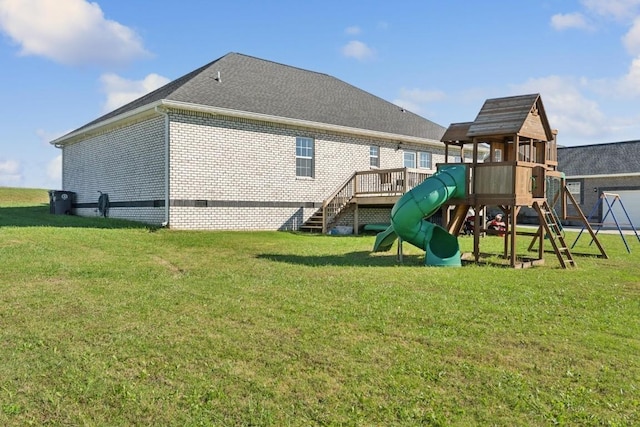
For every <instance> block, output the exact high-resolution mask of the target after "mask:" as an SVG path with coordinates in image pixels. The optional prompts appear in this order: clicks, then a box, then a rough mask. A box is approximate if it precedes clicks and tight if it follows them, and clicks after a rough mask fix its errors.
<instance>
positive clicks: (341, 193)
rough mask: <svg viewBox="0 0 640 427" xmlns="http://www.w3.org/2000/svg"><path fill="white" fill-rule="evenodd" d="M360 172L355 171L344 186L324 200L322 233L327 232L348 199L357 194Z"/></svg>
mask: <svg viewBox="0 0 640 427" xmlns="http://www.w3.org/2000/svg"><path fill="white" fill-rule="evenodd" d="M357 175H358V172H354V173H353V174H352V175H351V176H350V177H349V179H347V180H346V181H345V183H344V184H342V186H340V187H338V189H337V190H336V191H334V192H333V193H332V194H331V195H330V196H329V197H328V198H327V199H325V200H324V202H322V233H323V234H326V232H327V226H328V224H329V222H330V217H329V215H331V219H333V218H335V217H336V215H338V214H339V213H340V211H342V209H344V207H345V206H346V205H347V203H348V201H349V200H351V198H352V197H353V195H354V194H355V180H356V176H357Z"/></svg>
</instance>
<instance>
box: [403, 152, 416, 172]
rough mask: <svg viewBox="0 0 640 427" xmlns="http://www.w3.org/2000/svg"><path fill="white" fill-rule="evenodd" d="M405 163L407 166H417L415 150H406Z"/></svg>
mask: <svg viewBox="0 0 640 427" xmlns="http://www.w3.org/2000/svg"><path fill="white" fill-rule="evenodd" d="M403 164H404V167H405V168H415V167H416V153H415V151H405V152H404V160H403Z"/></svg>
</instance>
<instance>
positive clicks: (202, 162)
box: [170, 112, 444, 230]
mask: <svg viewBox="0 0 640 427" xmlns="http://www.w3.org/2000/svg"><path fill="white" fill-rule="evenodd" d="M170 117H171V124H170V140H171V143H170V147H171V149H170V150H171V152H170V175H171V189H170V198H171V199H172V200H192V201H193V200H201V201H240V202H285V203H293V202H298V203H316V204H317V206H318V208H319V207H320V205H321V203H322V201H323V200H324V199H325V198H326V197H328V196H329V195H330V194H331V193H332V192H333V191H335V190H336V189H337V188H338V187H339V186H340V185H342V184H343V183H344V182H345V181H346V180H347V179H348V178H349V177H350V176H351V175H352V174H353V173H354V172H355V171H362V170H368V169H369V168H370V166H369V147H370V145H379V146H380V167H381V168H396V167H402V161H403V151H402V149H401V150H397V142H395V141H381V140H375V141H374V140H370V139H366V138H356V137H353V136H347V135H339V134H331V133H327V132H318V131H314V130H312V129H305V128H293V127H283V126H276V125H273V124H269V123H260V122H254V121H248V120H243V119H233V118H228V117H220V116H215V117H214V116H209V115H204V114H195V113H187V112H182V113H175V112H174V113H171V114H170ZM297 136H301V137H310V138H313V139H314V141H315V146H314V148H315V176H314V178H297V177H296V168H295V164H296V152H295V143H296V137H297ZM410 148H415V149H418V148H419V147H418V146H416V147H410V146H407V145H406V144H405V145H403V149H410ZM420 149H421V150H425V149H424V148H420ZM429 151H432V152H434V155H433V160H434V168H435V163H436V162H437V161H443V160H444V156H443V153H442V152H441V153H435V151H436V150H429ZM439 159H440V160H439ZM249 204H250V203H249ZM255 205H256V206H254V207H246V206H245V207H227V206H225V207H185V206H172V207H171V212H170V226H171V227H172V228H180V229H247V230H258V229H271V230H277V229H291V228H293V229H297V228H298V227H299V226H300V225H301V223H302V222H304V220H306V219H307V218H308V217H309V216H310V215H311V214H313V212H314V211H315V210H316V209H313V208H310V207H309V208H305V209H302V208H301V207H300V206H296V207H263V206H260V203H256V204H255Z"/></svg>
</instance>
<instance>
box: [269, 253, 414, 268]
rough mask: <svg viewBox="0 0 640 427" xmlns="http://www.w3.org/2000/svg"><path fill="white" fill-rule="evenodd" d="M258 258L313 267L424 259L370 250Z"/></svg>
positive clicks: (409, 262) (382, 264) (407, 262)
mask: <svg viewBox="0 0 640 427" xmlns="http://www.w3.org/2000/svg"><path fill="white" fill-rule="evenodd" d="M257 258H259V259H268V260H270V261H276V262H283V263H286V264H296V265H308V266H311V267H317V266H327V265H335V266H340V267H372V266H373V267H389V266H394V265H405V266H422V262H423V259H424V258H423V257H422V256H419V255H404V260H403V262H402V264H401V263H399V262H398V260H397V258H396V256H395V255H388V256H384V255H383V256H380V255H373V254H372V253H371V252H368V251H359V252H349V253H346V254H342V255H293V254H259V255H257Z"/></svg>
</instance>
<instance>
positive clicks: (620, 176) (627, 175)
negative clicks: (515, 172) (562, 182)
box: [565, 172, 640, 179]
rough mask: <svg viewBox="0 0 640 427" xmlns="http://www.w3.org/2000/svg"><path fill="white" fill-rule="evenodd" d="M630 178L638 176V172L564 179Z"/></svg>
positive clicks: (576, 176) (567, 176)
mask: <svg viewBox="0 0 640 427" xmlns="http://www.w3.org/2000/svg"><path fill="white" fill-rule="evenodd" d="M630 176H640V172H632V173H611V174H608V173H603V174H601V175H572V176H569V175H566V176H565V178H566V179H581V178H627V177H630Z"/></svg>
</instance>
